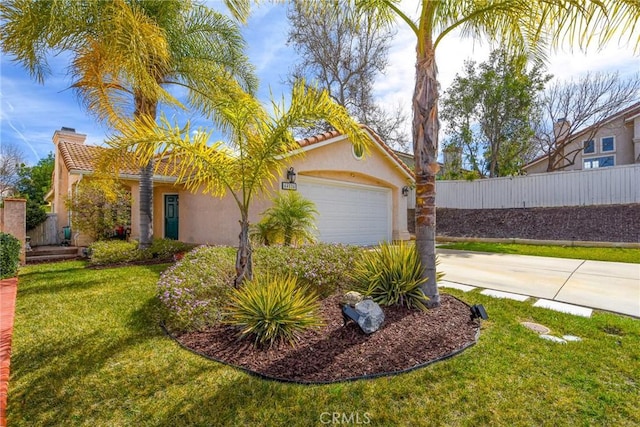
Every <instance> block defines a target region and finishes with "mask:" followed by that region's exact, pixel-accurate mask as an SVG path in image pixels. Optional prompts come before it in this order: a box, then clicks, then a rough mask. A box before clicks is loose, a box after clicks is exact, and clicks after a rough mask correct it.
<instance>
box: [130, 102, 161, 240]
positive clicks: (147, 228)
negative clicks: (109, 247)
mask: <svg viewBox="0 0 640 427" xmlns="http://www.w3.org/2000/svg"><path fill="white" fill-rule="evenodd" d="M134 102H135V105H136V109H135V112H134V113H133V114H134V117H136V118H141V117H146V118H148V119H151V120H150V121H155V118H156V115H157V111H158V102H157V101H153V100H151V99H149V98H146V97H144V96H143V95H142V94H136V95H135V97H134ZM153 169H154V161H153V158H151V160H149V162H148V163H147V164H146V165H144V166H143V167H142V168H141V169H140V189H139V196H140V241H139V242H138V246H139V247H140V249H147V248H148V247H149V246H151V241H152V240H153Z"/></svg>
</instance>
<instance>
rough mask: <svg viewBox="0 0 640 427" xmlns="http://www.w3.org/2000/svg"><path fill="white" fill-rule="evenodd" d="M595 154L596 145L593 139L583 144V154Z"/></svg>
mask: <svg viewBox="0 0 640 427" xmlns="http://www.w3.org/2000/svg"><path fill="white" fill-rule="evenodd" d="M595 152H596V144H595V143H594V142H593V139H591V140H589V141H585V142H584V154H593V153H595Z"/></svg>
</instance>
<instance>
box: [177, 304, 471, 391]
mask: <svg viewBox="0 0 640 427" xmlns="http://www.w3.org/2000/svg"><path fill="white" fill-rule="evenodd" d="M339 302H340V295H335V296H331V297H329V298H326V299H324V300H323V301H322V302H321V304H322V306H321V310H320V312H321V315H322V317H323V318H324V319H325V322H326V324H325V326H324V327H322V328H319V329H316V330H312V331H307V332H305V334H304V335H303V336H302V338H301V340H300V342H299V343H298V345H297V346H296V347H292V346H290V345H288V344H285V343H281V344H276V345H274V346H273V347H271V348H263V349H256V348H255V347H253V345H252V343H251V342H249V341H247V340H238V339H237V332H236V331H235V330H233V329H232V328H231V327H229V326H225V325H219V326H216V327H214V328H210V329H208V330H205V331H200V332H190V333H185V334H182V335H179V336H177V337H176V339H177V340H178V342H179V343H180V344H182V345H183V346H184V347H186V348H188V349H190V350H192V351H194V352H196V353H199V354H201V355H203V356H205V357H208V358H211V359H214V360H217V361H219V362H222V363H226V364H229V365H233V366H236V367H239V368H241V369H244V370H247V371H249V372H251V373H254V374H259V375H262V376H265V377H268V378H272V379H278V380H283V381H294V382H301V383H326V382H336V381H344V380H352V379H356V378H361V377H370V376H382V375H390V374H394V373H398V372H402V371H407V370H411V369H414V368H417V367H420V366H424V365H426V364H428V363H431V362H434V361H437V360H440V359H443V358H446V357H449V356H452V355H454V354H457V353H458V352H460V351H462V350H464V349H465V348H467V347H469V346H471V345H473V344H475V342H476V339H477V336H478V334H479V329H480V323H479V321H478V320H471V317H470V310H469V306H468V305H467V304H465V303H464V302H462V301H460V300H458V299H456V298H454V297H452V296H449V295H445V294H442V295H441V306H440V307H439V308H437V309H433V310H428V311H426V312H421V311H415V310H409V309H406V308H404V307H383V311H384V314H385V321H384V323H383V325H382V327H381V328H380V330H378V331H377V332H375V333H373V334H371V335H365V334H364V333H363V332H362V331H361V330H360V328H359V327H358V326H357V325H356V324H354V323H353V322H349V323H348V324H347V325H346V326H343V322H342V312H341V310H340V306H339Z"/></svg>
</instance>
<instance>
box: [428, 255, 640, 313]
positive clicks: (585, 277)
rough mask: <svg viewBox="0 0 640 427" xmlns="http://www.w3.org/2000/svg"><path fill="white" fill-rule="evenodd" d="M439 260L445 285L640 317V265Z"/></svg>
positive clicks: (508, 258)
mask: <svg viewBox="0 0 640 427" xmlns="http://www.w3.org/2000/svg"><path fill="white" fill-rule="evenodd" d="M639 252H640V251H639ZM438 254H439V258H440V266H439V269H440V270H441V271H443V272H444V273H445V277H444V280H446V281H447V282H453V283H459V284H464V285H471V286H476V287H480V288H486V289H494V290H497V291H503V292H511V293H515V294H520V295H528V296H531V297H537V298H543V299H546V300H551V301H557V302H563V303H569V304H575V305H579V306H583V307H590V308H594V309H599V310H606V311H611V312H614V313H620V314H626V315H630V316H634V317H640V264H628V263H619V262H603V261H584V260H574V259H564V258H546V257H537V256H526V255H507V254H489V253H479V252H466V251H453V250H445V249H438ZM639 256H640V255H639Z"/></svg>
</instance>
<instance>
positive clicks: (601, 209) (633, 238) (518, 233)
mask: <svg viewBox="0 0 640 427" xmlns="http://www.w3.org/2000/svg"><path fill="white" fill-rule="evenodd" d="M437 215H438V219H437V221H438V225H437V229H438V235H439V236H451V237H489V238H521V239H535V240H579V241H591V242H632V243H637V242H640V221H638V218H639V217H640V204H639V203H636V204H630V205H608V206H572V207H561V208H522V209H448V208H438V212H437Z"/></svg>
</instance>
